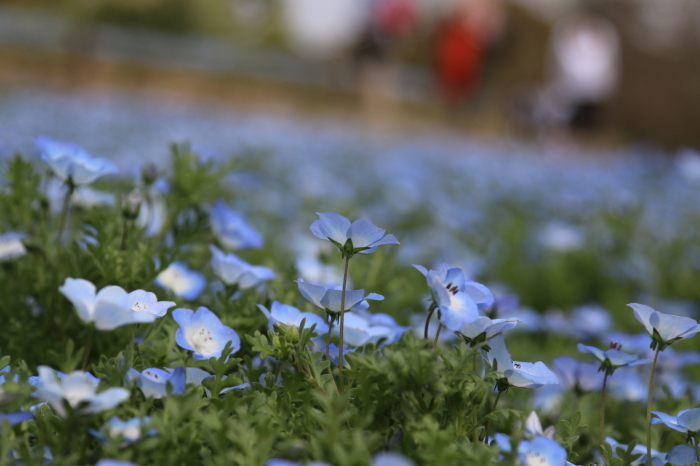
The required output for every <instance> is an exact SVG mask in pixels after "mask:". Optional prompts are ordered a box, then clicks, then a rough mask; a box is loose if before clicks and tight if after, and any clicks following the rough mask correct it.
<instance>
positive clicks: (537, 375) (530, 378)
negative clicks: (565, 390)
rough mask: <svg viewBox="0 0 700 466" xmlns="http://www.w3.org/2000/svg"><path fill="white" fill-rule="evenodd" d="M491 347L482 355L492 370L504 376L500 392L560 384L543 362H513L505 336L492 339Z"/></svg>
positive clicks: (500, 384)
mask: <svg viewBox="0 0 700 466" xmlns="http://www.w3.org/2000/svg"><path fill="white" fill-rule="evenodd" d="M490 346H491V350H490V351H488V352H487V351H483V349H482V355H483V356H484V359H485V360H486V362H487V363H488V365H489V367H490V368H491V370H493V371H497V372H501V373H502V374H503V377H502V379H501V380H500V381H499V384H498V390H499V391H505V390H507V389H508V388H509V387H522V388H538V387H541V386H543V385H552V384H558V383H559V379H558V378H557V376H556V374H554V372H552V371H551V370H549V368H548V367H547V366H546V365H545V364H544V363H543V362H541V361H538V362H535V363H532V362H521V361H513V360H512V359H511V356H510V353H509V352H508V350H507V349H506V344H505V341H504V339H503V335H498V336H496V337H494V338H492V339H491V343H490ZM504 379H505V380H504Z"/></svg>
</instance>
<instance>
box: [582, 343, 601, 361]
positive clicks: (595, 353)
mask: <svg viewBox="0 0 700 466" xmlns="http://www.w3.org/2000/svg"><path fill="white" fill-rule="evenodd" d="M578 350H579V351H580V352H582V353H589V354H592V355H593V356H595V357H596V359H597V360H598V361H600V362H604V361H605V353H604V352H603V350H601V349H599V348H596V347H595V346H586V345H584V344H582V343H579V344H578Z"/></svg>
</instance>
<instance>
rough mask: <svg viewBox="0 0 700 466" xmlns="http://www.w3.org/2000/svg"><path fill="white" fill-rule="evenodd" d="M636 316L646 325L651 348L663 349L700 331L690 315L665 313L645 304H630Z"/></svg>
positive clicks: (699, 326)
mask: <svg viewBox="0 0 700 466" xmlns="http://www.w3.org/2000/svg"><path fill="white" fill-rule="evenodd" d="M628 306H629V307H631V308H632V309H633V310H634V316H635V317H636V318H637V320H638V321H639V322H640V323H641V324H642V325H644V328H645V329H646V331H647V333H648V334H649V336H650V337H651V339H652V342H651V348H652V349H656V348H657V347H658V348H659V351H663V350H664V349H666V347H667V346H669V345H671V344H673V343H674V342H676V341H678V340H682V339H683V338H690V337H692V336H694V335H695V334H696V333H698V332H699V331H700V325H698V323H697V322H696V321H695V320H694V319H691V318H690V317H683V316H676V315H673V314H664V313H661V312H659V311H656V310H654V309H653V308H651V307H649V306H646V305H644V304H637V303H632V304H628Z"/></svg>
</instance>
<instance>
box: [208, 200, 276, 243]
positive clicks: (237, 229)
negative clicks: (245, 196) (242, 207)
mask: <svg viewBox="0 0 700 466" xmlns="http://www.w3.org/2000/svg"><path fill="white" fill-rule="evenodd" d="M209 221H210V222H211V229H212V231H213V232H214V236H216V238H217V239H218V240H219V242H220V243H221V244H222V245H223V246H224V247H226V248H228V249H250V248H254V249H257V248H260V247H262V245H263V237H262V235H261V234H260V233H258V232H257V231H256V230H255V228H253V227H252V226H251V225H250V224H249V223H248V222H247V221H246V220H245V218H244V217H243V215H242V214H241V213H239V212H236V211H235V210H232V209H231V208H229V207H228V206H227V205H226V204H224V203H223V202H222V201H217V202H216V204H214V206H213V207H211V208H210V209H209Z"/></svg>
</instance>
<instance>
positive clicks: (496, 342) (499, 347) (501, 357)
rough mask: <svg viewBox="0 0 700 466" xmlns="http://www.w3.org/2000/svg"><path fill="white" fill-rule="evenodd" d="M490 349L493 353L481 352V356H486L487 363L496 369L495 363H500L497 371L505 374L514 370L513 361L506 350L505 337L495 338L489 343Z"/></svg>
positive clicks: (498, 336)
mask: <svg viewBox="0 0 700 466" xmlns="http://www.w3.org/2000/svg"><path fill="white" fill-rule="evenodd" d="M489 347H490V348H491V351H488V352H486V351H484V350H481V354H482V355H483V356H484V359H485V360H486V362H488V364H489V366H491V367H492V368H493V367H494V365H495V364H494V363H498V367H497V370H498V371H499V372H501V373H502V372H504V371H506V370H509V369H512V368H513V359H512V358H511V356H510V353H509V352H508V349H507V348H506V342H505V340H504V339H503V335H497V336H495V337H493V338H492V339H491V340H490V342H489Z"/></svg>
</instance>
